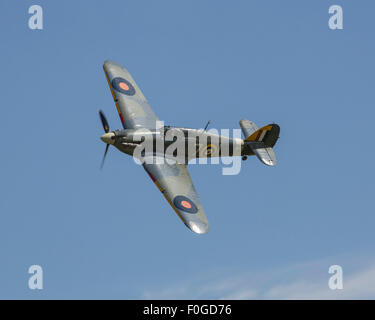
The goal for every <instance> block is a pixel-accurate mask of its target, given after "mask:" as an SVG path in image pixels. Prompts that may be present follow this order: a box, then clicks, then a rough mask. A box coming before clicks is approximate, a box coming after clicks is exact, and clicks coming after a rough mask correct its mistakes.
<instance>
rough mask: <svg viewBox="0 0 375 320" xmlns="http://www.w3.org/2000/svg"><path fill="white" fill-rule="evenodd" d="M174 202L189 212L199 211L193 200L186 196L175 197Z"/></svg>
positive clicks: (179, 207) (177, 206) (176, 205)
mask: <svg viewBox="0 0 375 320" xmlns="http://www.w3.org/2000/svg"><path fill="white" fill-rule="evenodd" d="M173 204H174V205H175V207H176V208H178V209H180V210H182V211H185V212H188V213H197V212H198V208H197V206H196V205H195V203H194V202H193V201H191V200H190V199H189V198H188V197H185V196H177V197H175V198H174V199H173Z"/></svg>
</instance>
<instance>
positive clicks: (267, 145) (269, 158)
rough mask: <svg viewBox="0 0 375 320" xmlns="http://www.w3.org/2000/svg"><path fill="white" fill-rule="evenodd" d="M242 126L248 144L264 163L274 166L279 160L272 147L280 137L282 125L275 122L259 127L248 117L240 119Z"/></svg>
mask: <svg viewBox="0 0 375 320" xmlns="http://www.w3.org/2000/svg"><path fill="white" fill-rule="evenodd" d="M240 126H241V129H242V132H243V134H244V136H245V144H246V146H248V147H249V148H250V149H251V151H252V152H253V153H254V154H255V155H256V156H257V157H258V159H259V160H260V161H262V162H263V163H264V164H266V165H268V166H274V165H275V164H276V162H277V160H276V155H275V152H274V151H273V149H272V147H273V146H274V145H275V144H276V141H277V139H278V138H279V134H280V127H279V126H278V125H277V124H275V123H273V124H269V125H266V126H264V127H262V128H260V129H258V127H257V126H256V124H255V123H254V122H252V121H250V120H246V119H243V120H241V121H240Z"/></svg>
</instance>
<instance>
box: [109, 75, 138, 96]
mask: <svg viewBox="0 0 375 320" xmlns="http://www.w3.org/2000/svg"><path fill="white" fill-rule="evenodd" d="M112 87H113V89H115V90H116V91H118V92H121V93H123V94H126V95H128V96H134V95H135V89H134V87H133V86H132V84H131V83H130V82H129V81H127V80H125V79H124V78H120V77H117V78H113V80H112Z"/></svg>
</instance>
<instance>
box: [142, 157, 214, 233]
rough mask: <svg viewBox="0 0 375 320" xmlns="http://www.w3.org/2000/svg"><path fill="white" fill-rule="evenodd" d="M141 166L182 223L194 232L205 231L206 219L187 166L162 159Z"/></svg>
mask: <svg viewBox="0 0 375 320" xmlns="http://www.w3.org/2000/svg"><path fill="white" fill-rule="evenodd" d="M161 160H164V159H161ZM143 167H144V169H145V170H146V172H147V173H148V174H149V176H150V178H151V179H152V181H153V182H154V183H155V184H156V186H157V187H158V188H159V190H160V192H161V193H162V194H163V195H164V197H165V198H166V199H167V201H168V202H169V204H170V205H171V207H172V208H173V209H174V211H175V212H176V213H177V215H178V216H179V217H180V219H181V220H182V221H183V223H184V224H185V225H186V226H187V227H188V228H189V229H190V230H192V231H193V232H195V233H199V234H201V233H207V232H208V230H209V226H208V221H207V218H206V215H205V213H204V210H203V207H202V205H201V202H200V200H199V198H198V194H197V192H196V190H195V188H194V185H193V182H192V181H191V178H190V175H189V171H188V169H187V166H186V165H185V164H179V163H174V164H168V163H167V162H166V161H164V163H161V164H158V163H153V164H147V163H144V164H143Z"/></svg>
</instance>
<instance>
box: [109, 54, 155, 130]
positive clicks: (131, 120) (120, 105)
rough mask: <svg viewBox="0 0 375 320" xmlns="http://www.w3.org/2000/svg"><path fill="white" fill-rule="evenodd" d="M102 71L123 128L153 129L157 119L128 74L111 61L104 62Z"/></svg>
mask: <svg viewBox="0 0 375 320" xmlns="http://www.w3.org/2000/svg"><path fill="white" fill-rule="evenodd" d="M103 69H104V72H105V75H106V77H107V80H108V84H109V87H110V89H111V92H112V96H113V99H114V100H115V103H116V107H117V111H118V113H119V116H120V119H121V122H122V125H123V127H124V128H125V129H136V128H147V129H155V127H156V121H157V120H158V118H157V117H156V115H155V113H154V111H153V110H152V109H151V107H150V105H149V104H148V102H147V100H146V98H145V96H144V95H143V93H142V91H141V90H140V89H139V87H138V86H137V84H136V83H135V81H134V80H133V78H132V76H131V75H130V73H129V72H128V71H127V70H126V69H124V68H123V67H122V66H121V65H119V64H118V63H116V62H113V61H105V62H104V65H103Z"/></svg>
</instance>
